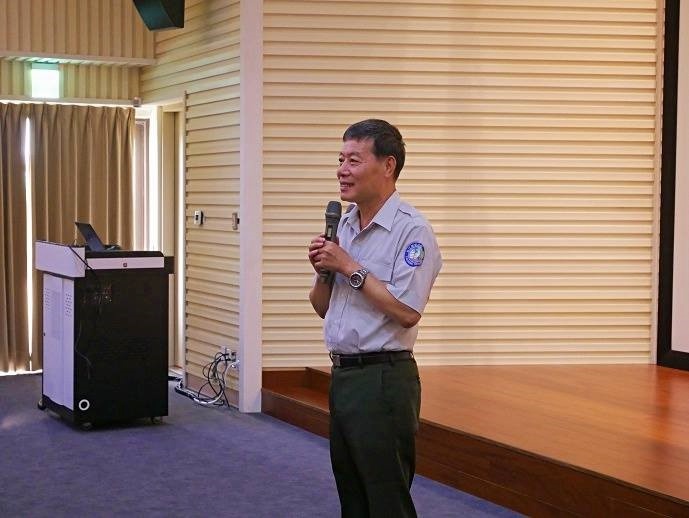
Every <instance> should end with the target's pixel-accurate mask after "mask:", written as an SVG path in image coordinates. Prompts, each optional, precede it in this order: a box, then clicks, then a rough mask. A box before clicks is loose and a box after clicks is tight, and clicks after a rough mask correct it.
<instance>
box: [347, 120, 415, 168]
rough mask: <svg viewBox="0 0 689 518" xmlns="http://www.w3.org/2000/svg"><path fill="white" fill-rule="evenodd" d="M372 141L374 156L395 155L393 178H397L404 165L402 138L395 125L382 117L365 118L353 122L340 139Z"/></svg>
mask: <svg viewBox="0 0 689 518" xmlns="http://www.w3.org/2000/svg"><path fill="white" fill-rule="evenodd" d="M367 139H371V140H372V141H373V154H374V155H376V158H382V157H386V156H393V157H395V162H396V165H395V180H397V178H399V175H400V171H402V168H403V167H404V157H405V151H404V140H402V134H401V133H400V130H398V129H397V128H396V127H395V126H393V125H392V124H390V123H389V122H387V121H384V120H382V119H366V120H364V121H361V122H355V123H354V124H352V125H351V126H350V127H349V128H347V129H346V130H345V132H344V135H342V141H343V142H345V141H347V140H357V141H359V140H367Z"/></svg>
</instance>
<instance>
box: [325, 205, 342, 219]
mask: <svg viewBox="0 0 689 518" xmlns="http://www.w3.org/2000/svg"><path fill="white" fill-rule="evenodd" d="M325 215H326V216H332V217H336V218H339V217H340V216H342V204H341V203H340V202H339V201H329V202H328V206H327V207H326V209H325Z"/></svg>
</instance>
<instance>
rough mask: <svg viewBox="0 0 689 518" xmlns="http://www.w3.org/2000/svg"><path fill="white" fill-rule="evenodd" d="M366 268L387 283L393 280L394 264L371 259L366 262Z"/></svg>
mask: <svg viewBox="0 0 689 518" xmlns="http://www.w3.org/2000/svg"><path fill="white" fill-rule="evenodd" d="M364 264H365V265H366V266H364V268H366V269H367V270H368V271H369V272H371V274H373V276H374V277H375V278H376V279H378V280H379V281H382V282H384V283H386V284H390V283H391V282H392V264H390V263H385V262H382V261H380V260H369V261H366V262H365V263H364Z"/></svg>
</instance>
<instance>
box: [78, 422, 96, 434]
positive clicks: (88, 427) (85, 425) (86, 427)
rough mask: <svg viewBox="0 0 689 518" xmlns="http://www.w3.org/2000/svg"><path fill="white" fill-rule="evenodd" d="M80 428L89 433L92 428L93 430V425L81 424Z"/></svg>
mask: <svg viewBox="0 0 689 518" xmlns="http://www.w3.org/2000/svg"><path fill="white" fill-rule="evenodd" d="M79 427H80V428H81V429H82V430H84V431H85V432H88V431H89V430H90V429H91V428H93V425H92V424H91V423H81V424H80V425H79Z"/></svg>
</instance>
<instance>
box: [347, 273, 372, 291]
mask: <svg viewBox="0 0 689 518" xmlns="http://www.w3.org/2000/svg"><path fill="white" fill-rule="evenodd" d="M367 275H368V270H367V269H366V268H361V269H360V270H357V271H355V272H354V273H352V275H350V276H349V285H350V286H351V287H352V288H354V289H355V290H360V289H361V288H363V286H364V282H366V276H367Z"/></svg>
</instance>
